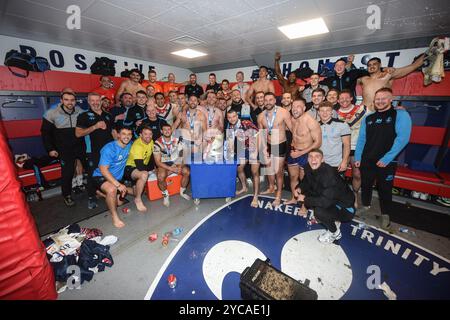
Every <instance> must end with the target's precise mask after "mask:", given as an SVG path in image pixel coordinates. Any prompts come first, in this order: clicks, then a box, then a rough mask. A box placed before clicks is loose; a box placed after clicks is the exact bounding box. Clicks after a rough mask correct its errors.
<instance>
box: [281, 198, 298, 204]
mask: <svg viewBox="0 0 450 320" xmlns="http://www.w3.org/2000/svg"><path fill="white" fill-rule="evenodd" d="M296 203H297V200H296V199H295V198H292V199H291V200H289V201H285V202H284V204H296Z"/></svg>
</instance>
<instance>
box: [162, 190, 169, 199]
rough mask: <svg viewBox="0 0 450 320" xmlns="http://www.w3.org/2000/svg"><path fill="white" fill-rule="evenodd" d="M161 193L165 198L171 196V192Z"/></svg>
mask: <svg viewBox="0 0 450 320" xmlns="http://www.w3.org/2000/svg"><path fill="white" fill-rule="evenodd" d="M161 193H162V195H163V196H164V197H168V196H169V191H167V190H164V191H161Z"/></svg>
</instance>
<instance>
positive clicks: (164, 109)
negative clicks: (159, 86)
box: [155, 92, 178, 125]
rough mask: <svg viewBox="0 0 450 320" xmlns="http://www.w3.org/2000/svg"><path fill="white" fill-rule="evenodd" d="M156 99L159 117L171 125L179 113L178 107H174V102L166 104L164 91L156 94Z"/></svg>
mask: <svg viewBox="0 0 450 320" xmlns="http://www.w3.org/2000/svg"><path fill="white" fill-rule="evenodd" d="M155 99H156V113H157V114H158V118H161V119H162V120H164V121H165V122H167V123H168V124H169V125H173V123H174V121H175V118H176V117H177V115H178V108H177V107H176V108H173V107H172V104H170V103H168V104H166V102H165V98H164V94H163V93H162V92H158V93H156V94H155Z"/></svg>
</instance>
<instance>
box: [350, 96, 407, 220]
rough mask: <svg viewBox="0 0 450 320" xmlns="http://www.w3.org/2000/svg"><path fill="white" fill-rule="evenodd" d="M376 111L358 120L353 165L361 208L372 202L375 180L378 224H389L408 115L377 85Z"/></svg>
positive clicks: (368, 205)
mask: <svg viewBox="0 0 450 320" xmlns="http://www.w3.org/2000/svg"><path fill="white" fill-rule="evenodd" d="M374 103H375V109H376V112H374V113H372V114H369V115H368V116H367V117H365V118H364V119H363V121H362V124H361V129H360V132H359V137H358V143H357V145H356V151H355V166H356V167H359V168H360V170H361V180H362V182H361V199H362V204H363V206H364V207H363V208H362V210H361V212H364V211H365V210H367V209H368V208H370V204H371V202H372V188H373V183H374V181H375V180H376V181H377V189H378V195H379V198H380V209H381V216H378V218H380V220H381V227H382V228H384V229H387V228H389V225H390V221H389V220H390V219H389V213H390V211H391V210H392V186H393V183H394V177H395V171H396V169H397V157H398V155H399V153H400V152H401V151H402V150H403V148H404V147H405V146H406V145H407V144H408V142H409V137H410V135H411V127H412V123H411V117H410V116H409V114H408V112H406V111H405V110H396V109H394V108H393V106H392V90H391V89H390V88H381V89H378V90H377V92H376V93H375V100H374Z"/></svg>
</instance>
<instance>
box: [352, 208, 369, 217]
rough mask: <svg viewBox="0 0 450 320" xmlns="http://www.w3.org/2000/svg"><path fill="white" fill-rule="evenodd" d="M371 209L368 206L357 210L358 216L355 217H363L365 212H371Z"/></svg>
mask: <svg viewBox="0 0 450 320" xmlns="http://www.w3.org/2000/svg"><path fill="white" fill-rule="evenodd" d="M370 208H371V207H370V206H367V207H366V206H361V207H359V208H358V209H356V214H355V215H356V216H357V217H362V216H363V215H364V213H365V212H367V211H369V210H370Z"/></svg>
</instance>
